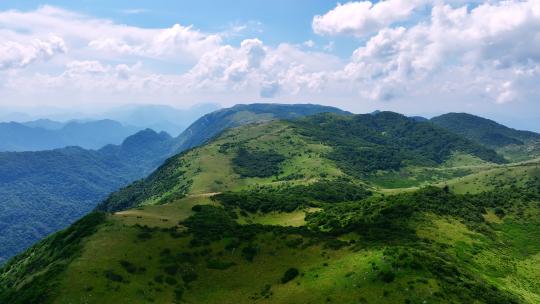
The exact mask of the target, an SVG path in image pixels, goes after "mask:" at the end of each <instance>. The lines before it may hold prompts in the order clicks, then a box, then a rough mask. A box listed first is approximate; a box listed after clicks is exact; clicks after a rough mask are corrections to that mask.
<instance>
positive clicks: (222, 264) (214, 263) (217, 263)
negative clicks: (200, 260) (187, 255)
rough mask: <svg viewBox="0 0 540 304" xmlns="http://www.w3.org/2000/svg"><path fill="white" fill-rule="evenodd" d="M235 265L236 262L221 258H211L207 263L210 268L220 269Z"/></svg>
mask: <svg viewBox="0 0 540 304" xmlns="http://www.w3.org/2000/svg"><path fill="white" fill-rule="evenodd" d="M234 265H236V263H235V262H227V261H221V260H209V261H208V262H207V263H206V267H208V268H209V269H218V270H224V269H227V268H230V267H232V266H234Z"/></svg>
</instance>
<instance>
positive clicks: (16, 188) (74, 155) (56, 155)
mask: <svg viewBox="0 0 540 304" xmlns="http://www.w3.org/2000/svg"><path fill="white" fill-rule="evenodd" d="M261 108H264V110H263V109H261ZM326 111H330V112H343V111H341V110H337V109H335V108H330V107H324V106H318V105H291V106H289V105H252V106H244V105H239V106H235V107H232V108H230V109H227V110H218V111H216V112H213V113H210V114H208V115H204V116H203V117H201V118H200V119H198V120H197V121H196V122H195V123H193V124H192V126H191V127H190V128H189V129H188V130H186V131H185V132H183V133H182V134H180V135H179V136H178V137H176V138H173V137H171V136H169V135H168V134H167V133H165V132H161V133H156V132H154V131H152V130H150V129H146V130H143V131H140V132H138V133H136V134H135V135H132V136H129V137H128V138H126V139H125V140H124V141H123V142H122V144H121V145H107V146H105V147H103V148H101V149H99V150H95V151H94V150H86V149H82V148H77V147H67V148H62V149H56V150H51V151H39V152H0V181H2V182H1V183H0V194H1V197H3V201H2V204H0V211H1V212H0V262H3V261H6V260H7V259H8V258H10V257H11V256H13V255H14V254H16V253H18V252H20V251H21V250H23V249H25V248H26V247H27V246H29V245H31V244H32V243H34V242H36V241H37V240H39V239H41V238H43V237H44V236H46V235H48V234H50V233H52V232H54V231H57V230H59V229H62V228H64V227H66V226H67V225H69V224H70V223H71V222H73V221H74V220H76V219H78V218H79V217H80V216H82V215H83V214H85V213H87V212H88V211H90V210H92V209H93V208H94V207H95V206H96V205H97V204H98V203H99V202H101V201H102V200H103V199H104V198H105V197H106V196H107V194H109V193H111V192H113V191H115V190H117V189H119V188H120V187H122V186H125V185H127V184H128V183H130V182H132V181H134V180H137V179H140V178H143V177H145V176H147V175H148V174H150V173H151V172H152V171H153V170H154V169H155V168H157V167H158V166H159V165H161V164H162V162H163V161H164V160H165V159H167V158H168V157H170V156H172V155H174V154H176V153H178V152H180V151H183V150H185V149H187V148H190V147H192V146H195V145H199V144H202V143H203V142H205V141H207V140H208V139H209V138H211V137H213V136H215V135H216V134H218V133H219V132H221V131H223V130H224V129H225V128H227V127H231V126H239V125H242V124H247V123H251V122H255V121H263V120H264V121H268V120H271V119H278V118H291V117H300V116H302V115H305V114H312V113H319V112H326ZM42 123H43V122H42ZM45 123H49V122H46V121H45ZM97 134H101V133H97Z"/></svg>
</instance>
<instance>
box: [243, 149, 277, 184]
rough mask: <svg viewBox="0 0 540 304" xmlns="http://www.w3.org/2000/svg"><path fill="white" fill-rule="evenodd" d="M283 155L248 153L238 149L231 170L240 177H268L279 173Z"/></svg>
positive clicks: (262, 152)
mask: <svg viewBox="0 0 540 304" xmlns="http://www.w3.org/2000/svg"><path fill="white" fill-rule="evenodd" d="M284 160H285V157H283V155H281V154H278V153H275V152H273V151H249V150H247V149H245V148H243V147H242V148H240V149H238V152H237V153H236V156H235V157H234V158H233V160H232V162H233V168H234V171H235V172H236V173H238V174H239V175H240V176H241V177H269V176H273V175H276V174H278V173H279V165H280V164H281V163H282V162H283V161H284Z"/></svg>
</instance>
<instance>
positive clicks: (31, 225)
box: [0, 130, 172, 262]
mask: <svg viewBox="0 0 540 304" xmlns="http://www.w3.org/2000/svg"><path fill="white" fill-rule="evenodd" d="M171 140H172V138H171V137H170V136H169V135H168V134H166V133H160V134H158V133H155V132H154V131H152V130H144V131H141V132H139V133H137V134H135V135H133V136H130V137H128V138H127V139H126V140H125V141H124V142H123V143H122V145H119V146H114V145H109V146H106V147H104V148H102V149H100V150H97V151H94V150H85V149H82V148H79V147H67V148H62V149H56V150H50V151H39V152H2V153H0V197H2V201H1V204H0V244H2V246H1V249H0V262H2V261H5V260H6V259H8V258H9V257H11V256H12V255H14V254H16V253H17V252H20V251H21V250H23V249H24V248H26V247H28V246H29V245H31V244H32V243H34V242H36V241H37V240H39V239H41V238H43V237H44V236H46V235H48V234H50V233H52V232H55V231H57V230H59V229H62V228H65V227H66V226H67V225H69V224H70V223H72V222H73V221H74V220H76V219H78V218H79V217H81V216H82V215H84V214H85V213H87V212H88V211H90V210H92V209H93V208H94V207H95V206H96V204H97V203H98V202H99V201H101V200H103V199H104V198H105V197H106V196H107V194H109V193H110V192H112V191H115V190H117V189H118V188H120V187H121V186H124V185H126V184H128V183H129V182H131V181H133V180H136V179H139V178H142V177H144V176H146V175H147V174H148V173H150V172H151V171H153V170H154V169H155V168H156V167H157V166H159V165H160V164H161V162H163V160H164V159H165V158H167V157H168V156H169V155H170V151H171Z"/></svg>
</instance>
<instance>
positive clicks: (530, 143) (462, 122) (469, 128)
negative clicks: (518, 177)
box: [431, 113, 540, 161]
mask: <svg viewBox="0 0 540 304" xmlns="http://www.w3.org/2000/svg"><path fill="white" fill-rule="evenodd" d="M431 122H432V123H433V124H435V125H437V126H439V127H442V128H444V129H446V130H449V131H450V132H453V133H455V134H458V135H461V136H463V137H466V138H468V139H470V140H473V141H475V142H477V143H480V144H482V145H485V146H487V147H490V148H493V149H496V150H497V152H499V153H501V154H503V155H504V156H505V157H507V158H508V159H510V160H513V161H523V160H527V159H531V158H534V157H537V156H538V155H540V134H537V133H534V132H529V131H519V130H515V129H512V128H508V127H506V126H503V125H501V124H498V123H496V122H494V121H492V120H489V119H485V118H482V117H478V116H474V115H471V114H467V113H448V114H444V115H441V116H437V117H434V118H432V119H431Z"/></svg>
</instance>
